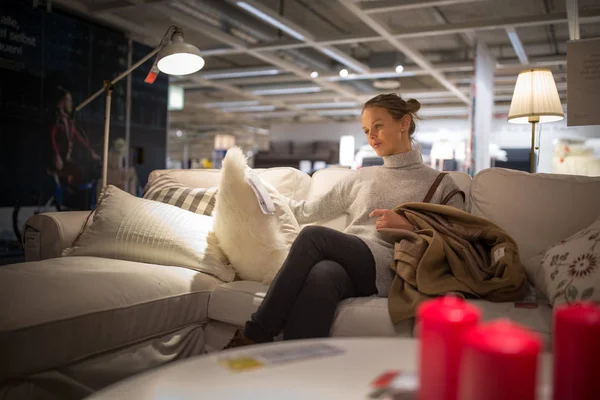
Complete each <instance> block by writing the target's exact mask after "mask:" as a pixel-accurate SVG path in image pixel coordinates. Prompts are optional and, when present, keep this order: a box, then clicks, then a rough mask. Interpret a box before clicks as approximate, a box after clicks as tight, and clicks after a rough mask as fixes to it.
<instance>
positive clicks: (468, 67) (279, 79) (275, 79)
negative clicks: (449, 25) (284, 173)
mask: <svg viewBox="0 0 600 400" xmlns="http://www.w3.org/2000/svg"><path fill="white" fill-rule="evenodd" d="M511 60H512V61H510V62H509V61H508V60H506V59H505V60H496V62H497V64H496V72H498V71H500V70H502V71H503V72H504V73H507V70H511V69H514V70H521V69H523V68H525V67H535V66H536V65H537V66H542V65H543V66H545V67H553V66H563V65H566V63H567V60H566V59H565V57H562V56H550V57H528V60H529V63H528V64H526V65H523V64H522V63H521V62H520V61H519V60H518V59H511ZM433 66H434V67H435V68H436V69H437V70H438V71H441V72H457V71H461V72H466V73H469V72H471V71H473V63H472V62H468V61H463V62H451V63H448V62H444V63H434V64H433ZM215 72H216V71H215ZM509 72H510V71H509ZM422 75H428V73H427V71H425V70H424V69H422V68H420V67H419V66H416V65H408V66H405V67H404V71H402V72H401V73H397V72H395V71H394V70H393V69H390V68H376V69H372V70H371V72H370V73H368V74H353V75H349V76H348V77H347V78H341V77H340V76H339V74H337V73H327V74H322V75H321V76H320V78H321V79H324V80H329V81H334V82H335V81H350V80H369V79H385V78H389V79H398V78H402V77H412V76H422ZM468 76H469V81H470V79H471V74H469V75H468ZM200 77H202V75H200ZM513 78H514V79H515V80H516V75H515V76H514V77H513ZM176 80H177V81H178V82H180V83H177V84H178V85H180V86H182V87H185V88H190V89H193V88H201V87H204V85H202V84H198V83H193V82H190V81H189V80H188V79H186V78H185V77H181V78H178V79H176ZM449 80H451V79H449ZM311 81H312V80H311V79H310V78H309V77H308V76H303V77H300V76H297V75H291V74H286V75H274V76H257V77H248V78H233V79H228V80H227V83H229V84H230V85H240V86H243V85H255V84H262V85H264V84H269V83H272V84H277V83H279V84H281V83H294V84H297V83H309V82H311ZM451 81H452V80H451ZM452 82H454V81H452ZM315 95H318V94H312V95H311V96H315Z"/></svg>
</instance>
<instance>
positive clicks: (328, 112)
mask: <svg viewBox="0 0 600 400" xmlns="http://www.w3.org/2000/svg"><path fill="white" fill-rule="evenodd" d="M317 115H321V116H334V115H360V110H357V109H354V108H352V109H349V110H323V111H317Z"/></svg>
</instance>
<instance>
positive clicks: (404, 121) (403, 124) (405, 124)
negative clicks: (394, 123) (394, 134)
mask: <svg viewBox="0 0 600 400" xmlns="http://www.w3.org/2000/svg"><path fill="white" fill-rule="evenodd" d="M410 121H411V116H410V114H406V115H405V116H404V117H402V118H401V119H400V128H402V132H408V128H409V127H410Z"/></svg>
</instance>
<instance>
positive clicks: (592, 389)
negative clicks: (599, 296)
mask: <svg viewBox="0 0 600 400" xmlns="http://www.w3.org/2000/svg"><path fill="white" fill-rule="evenodd" d="M553 347H554V362H553V364H554V396H553V397H554V399H556V400H558V399H560V400H592V399H594V400H596V399H598V398H600V307H598V306H597V305H594V304H592V303H579V304H574V305H565V306H559V307H557V308H556V311H555V313H554V335H553Z"/></svg>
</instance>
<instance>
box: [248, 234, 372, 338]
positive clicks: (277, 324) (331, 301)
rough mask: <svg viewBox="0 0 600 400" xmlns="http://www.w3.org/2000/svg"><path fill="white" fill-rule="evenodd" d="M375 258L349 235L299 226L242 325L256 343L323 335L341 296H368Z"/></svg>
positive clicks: (359, 241) (327, 330) (330, 323)
mask: <svg viewBox="0 0 600 400" xmlns="http://www.w3.org/2000/svg"><path fill="white" fill-rule="evenodd" d="M375 293H377V288H376V287H375V260H374V259H373V255H372V254H371V250H369V248H368V247H367V245H366V244H365V243H364V242H363V241H362V240H360V239H359V238H357V237H356V236H353V235H348V234H345V233H342V232H339V231H336V230H334V229H330V228H325V227H322V226H308V227H305V228H304V229H302V231H301V232H300V234H299V235H298V238H296V240H295V241H294V243H293V244H292V247H291V249H290V252H289V254H288V257H287V259H286V260H285V262H284V263H283V266H282V267H281V269H280V270H279V272H278V273H277V275H276V276H275V279H274V280H273V283H272V284H271V286H270V287H269V290H268V291H267V294H266V296H265V299H264V300H263V302H262V304H261V305H260V306H259V307H258V310H257V311H256V312H255V313H254V314H252V317H251V319H250V321H248V322H247V323H246V326H245V327H244V335H245V336H246V337H247V338H248V339H250V340H253V341H255V342H257V343H264V342H270V341H272V340H273V338H274V337H275V336H277V335H279V334H280V333H281V332H282V331H283V338H284V339H286V340H289V339H305V338H315V337H327V336H329V331H330V329H331V325H332V323H333V319H334V316H335V311H336V309H337V306H338V304H339V302H340V301H342V300H343V299H347V298H349V297H361V296H370V295H373V294H375Z"/></svg>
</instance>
